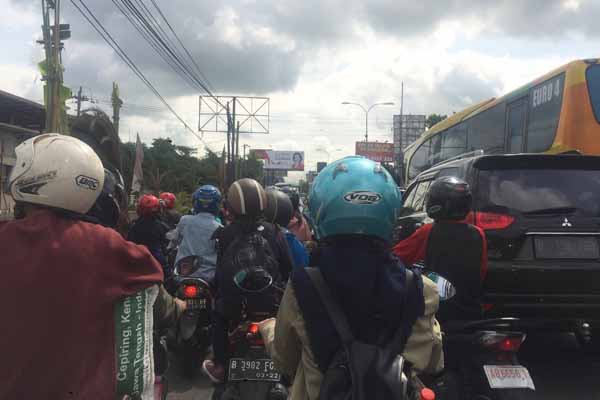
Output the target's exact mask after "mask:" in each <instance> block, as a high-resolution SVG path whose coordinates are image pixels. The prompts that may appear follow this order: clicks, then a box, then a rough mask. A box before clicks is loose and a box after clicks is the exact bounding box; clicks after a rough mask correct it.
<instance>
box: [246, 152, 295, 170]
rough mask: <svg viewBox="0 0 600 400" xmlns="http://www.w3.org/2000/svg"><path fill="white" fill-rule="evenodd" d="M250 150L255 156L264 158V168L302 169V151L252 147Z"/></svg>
mask: <svg viewBox="0 0 600 400" xmlns="http://www.w3.org/2000/svg"><path fill="white" fill-rule="evenodd" d="M252 152H254V154H255V156H256V158H258V159H260V160H265V166H264V167H265V169H279V170H282V169H283V170H288V171H304V152H303V151H275V150H266V149H254V150H252Z"/></svg>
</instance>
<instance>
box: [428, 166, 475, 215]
mask: <svg viewBox="0 0 600 400" xmlns="http://www.w3.org/2000/svg"><path fill="white" fill-rule="evenodd" d="M472 201H473V197H472V195H471V188H469V184H468V183H467V182H465V181H463V180H462V179H459V178H456V177H454V176H444V177H442V178H439V179H436V180H435V182H433V184H432V185H431V187H430V188H429V193H428V194H427V208H426V210H427V215H429V217H430V218H433V219H434V220H435V221H443V220H453V221H460V220H463V219H465V217H466V216H467V214H468V213H469V211H471V203H472Z"/></svg>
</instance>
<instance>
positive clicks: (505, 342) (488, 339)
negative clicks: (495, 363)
mask: <svg viewBox="0 0 600 400" xmlns="http://www.w3.org/2000/svg"><path fill="white" fill-rule="evenodd" d="M526 337H527V335H525V334H522V333H496V332H487V333H484V334H483V335H481V337H480V338H479V343H480V344H481V345H482V346H483V347H486V348H488V349H491V350H495V351H497V352H500V353H517V352H518V351H519V349H520V348H521V344H523V342H524V341H525V338H526Z"/></svg>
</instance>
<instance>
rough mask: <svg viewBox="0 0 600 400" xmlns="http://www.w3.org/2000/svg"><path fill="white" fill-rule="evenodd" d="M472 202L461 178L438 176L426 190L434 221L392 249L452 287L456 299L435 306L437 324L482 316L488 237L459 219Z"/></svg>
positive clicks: (464, 215) (428, 213)
mask: <svg viewBox="0 0 600 400" xmlns="http://www.w3.org/2000/svg"><path fill="white" fill-rule="evenodd" d="M472 202H473V199H472V195H471V189H470V188H469V185H468V184H467V183H466V182H465V181H463V180H461V179H458V178H455V177H442V178H439V179H437V180H436V181H435V182H434V183H433V184H432V185H431V187H430V188H429V193H428V195H427V205H426V210H427V215H428V216H429V217H430V218H432V219H433V220H434V223H432V224H427V225H424V226H422V227H421V228H419V229H417V230H416V231H415V232H414V233H413V234H412V235H411V236H409V237H408V238H406V239H404V240H402V241H400V242H399V243H398V244H396V245H395V246H394V248H393V250H392V251H393V253H394V254H395V255H396V256H398V257H399V258H400V260H402V262H403V263H404V264H405V265H408V266H410V265H413V264H415V263H423V264H424V265H425V268H426V269H427V270H429V271H433V272H436V273H438V274H439V275H441V276H443V277H444V278H446V279H448V280H449V281H450V282H452V284H453V285H454V286H455V288H456V292H457V294H456V296H455V298H453V299H451V301H446V302H444V303H442V304H440V309H439V311H438V314H437V317H438V319H439V320H440V322H441V321H447V320H450V319H475V318H479V317H481V296H482V282H483V280H484V278H485V276H486V273H487V241H486V237H485V233H484V232H483V230H482V229H481V228H479V227H477V226H474V225H471V224H468V223H466V222H464V221H465V218H466V217H467V215H468V214H469V212H470V211H471V204H472Z"/></svg>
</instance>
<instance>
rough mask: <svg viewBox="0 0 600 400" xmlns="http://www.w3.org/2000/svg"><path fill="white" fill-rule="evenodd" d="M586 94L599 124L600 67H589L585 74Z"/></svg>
mask: <svg viewBox="0 0 600 400" xmlns="http://www.w3.org/2000/svg"><path fill="white" fill-rule="evenodd" d="M585 75H586V79H587V85H588V92H589V93H590V100H591V101H592V109H593V110H594V115H595V116H596V121H598V122H600V65H592V66H590V67H589V68H588V69H587V71H586V73H585Z"/></svg>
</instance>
